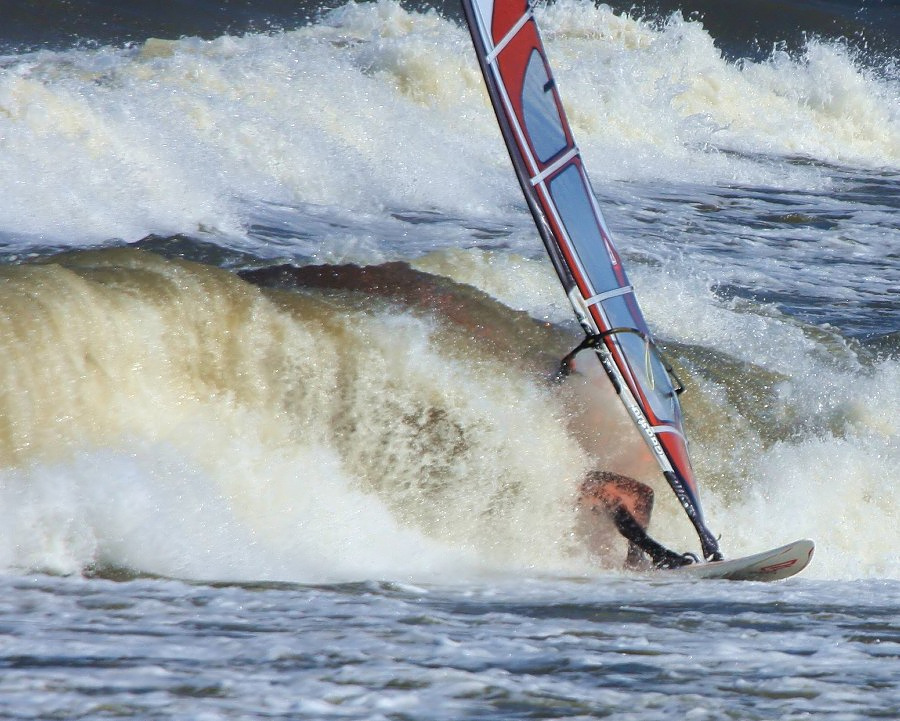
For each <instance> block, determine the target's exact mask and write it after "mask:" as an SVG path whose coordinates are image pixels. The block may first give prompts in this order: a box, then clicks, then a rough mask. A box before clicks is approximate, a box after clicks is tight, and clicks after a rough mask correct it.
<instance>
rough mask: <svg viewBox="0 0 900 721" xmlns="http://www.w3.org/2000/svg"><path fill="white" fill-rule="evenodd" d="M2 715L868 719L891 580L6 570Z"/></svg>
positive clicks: (888, 622)
mask: <svg viewBox="0 0 900 721" xmlns="http://www.w3.org/2000/svg"><path fill="white" fill-rule="evenodd" d="M2 591H3V603H2V609H3V615H2V619H0V623H2V624H3V631H4V645H3V650H2V655H0V664H2V666H3V674H2V676H0V694H2V698H3V707H2V708H3V711H2V713H3V714H4V717H5V718H310V719H313V718H332V717H334V718H366V719H382V718H383V719H459V718H473V719H474V718H498V719H523V718H534V719H537V718H547V719H549V718H585V719H586V718H606V717H613V718H626V719H631V718H634V719H670V718H699V719H722V718H741V719H794V718H808V717H813V718H827V719H832V718H833V719H846V718H854V719H862V718H867V719H875V718H892V717H894V716H895V715H896V713H897V711H898V710H900V694H898V691H897V676H896V668H897V665H896V664H897V655H898V651H900V635H898V627H897V608H898V603H897V600H898V586H897V584H896V582H886V581H864V582H859V583H857V584H855V586H854V590H853V598H852V600H851V599H848V598H847V596H846V586H845V585H843V584H836V583H831V582H815V581H799V580H798V581H790V582H787V583H784V584H781V585H760V584H735V583H727V582H707V583H701V584H698V583H692V582H688V583H685V582H679V581H648V580H636V579H625V578H622V577H616V576H608V577H604V578H601V579H595V580H592V581H571V580H564V579H534V578H532V579H527V580H517V581H515V582H512V581H509V580H507V581H499V582H496V581H495V582H491V583H488V584H485V583H481V582H474V583H467V584H466V585H464V586H462V587H460V586H455V585H454V586H450V587H447V586H427V587H416V586H410V585H404V584H383V583H381V584H379V583H363V584H350V585H341V586H296V585H283V586H282V585H268V586H267V585H257V586H253V585H250V586H205V585H185V584H182V583H178V582H174V581H163V580H137V581H129V582H127V583H114V582H109V581H100V580H92V581H84V580H77V579H72V580H60V579H49V578H40V577H36V578H21V579H6V580H5V581H4V582H3V588H2Z"/></svg>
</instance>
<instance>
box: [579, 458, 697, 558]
mask: <svg viewBox="0 0 900 721" xmlns="http://www.w3.org/2000/svg"><path fill="white" fill-rule="evenodd" d="M578 505H579V506H580V507H581V508H583V509H585V510H588V511H590V512H592V513H598V514H604V515H605V516H608V517H609V518H610V519H611V520H612V522H613V523H614V524H615V526H616V528H617V529H618V531H619V533H621V534H622V535H623V536H624V537H625V538H626V539H627V540H628V552H627V554H626V556H625V568H627V569H630V570H642V569H645V568H646V567H647V559H646V556H649V557H650V563H651V564H652V566H653V567H654V568H679V567H681V566H686V565H688V564H691V563H696V562H697V557H696V556H694V555H693V554H691V553H684V554H679V553H675V552H674V551H670V550H669V549H668V548H666V547H665V546H663V545H662V544H661V543H658V542H657V541H654V540H653V539H652V538H651V537H650V536H649V535H648V534H647V526H649V525H650V514H651V513H652V512H653V489H652V488H650V487H649V486H647V485H646V484H644V483H641V482H639V481H636V480H635V479H633V478H629V477H628V476H623V475H620V474H618V473H612V472H610V471H592V472H590V473H588V475H587V477H586V478H585V479H584V481H583V482H582V484H581V489H580V492H579V494H578ZM645 554H646V556H645Z"/></svg>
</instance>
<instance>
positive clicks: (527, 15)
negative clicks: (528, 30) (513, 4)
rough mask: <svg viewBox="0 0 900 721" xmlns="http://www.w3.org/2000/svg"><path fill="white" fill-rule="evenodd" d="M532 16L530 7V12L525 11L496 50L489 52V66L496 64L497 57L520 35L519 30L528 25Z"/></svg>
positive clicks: (496, 46)
mask: <svg viewBox="0 0 900 721" xmlns="http://www.w3.org/2000/svg"><path fill="white" fill-rule="evenodd" d="M531 16H532V10H531V7H530V6H529V7H528V10H526V11H525V14H524V15H523V16H522V17H520V18H519V19H518V21H517V22H516V24H515V25H513V26H512V28H511V29H510V31H509V32H508V33H506V35H504V36H503V38H502V39H501V40H500V42H499V43H497V44H496V45H494V49H493V50H491V52H489V53H488V54H487V57H486V58H485V59H486V60H487V61H488V64H489V65H493V64H494V61H495V60H496V59H497V56H498V55H499V54H500V53H501V52H502V51H503V48H505V47H506V46H507V45H509V43H510V42H511V41H512V39H513V38H514V37H515V36H516V35H517V34H518V33H519V30H521V29H522V27H523V26H524V25H525V23H527V22H528V21H529V20H531Z"/></svg>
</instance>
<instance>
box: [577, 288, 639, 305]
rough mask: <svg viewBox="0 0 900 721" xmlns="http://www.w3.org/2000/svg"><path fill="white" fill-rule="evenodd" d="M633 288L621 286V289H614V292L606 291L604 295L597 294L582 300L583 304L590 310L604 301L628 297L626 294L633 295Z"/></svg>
mask: <svg viewBox="0 0 900 721" xmlns="http://www.w3.org/2000/svg"><path fill="white" fill-rule="evenodd" d="M633 292H634V288H633V287H632V286H630V285H623V286H622V287H621V288H616V289H615V290H608V291H606V292H605V293H598V294H597V295H593V296H591V297H590V298H585V299H584V304H585V305H586V306H587V307H588V308H590V307H591V306H592V305H597V303H602V302H603V301H605V300H609V299H610V298H617V297H618V296H620V295H628V293H633Z"/></svg>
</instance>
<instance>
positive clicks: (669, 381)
mask: <svg viewBox="0 0 900 721" xmlns="http://www.w3.org/2000/svg"><path fill="white" fill-rule="evenodd" d="M462 5H463V10H464V12H465V15H466V21H467V22H468V25H469V30H470V32H471V34H472V40H473V42H474V45H475V51H476V54H477V56H478V61H479V64H480V65H481V70H482V72H483V74H484V78H485V83H486V85H487V89H488V94H489V95H490V98H491V103H492V104H493V106H494V111H495V112H496V114H497V120H498V122H499V124H500V130H501V132H502V134H503V138H504V140H505V141H506V146H507V148H508V150H509V154H510V157H511V158H512V163H513V166H514V168H515V171H516V175H517V176H518V179H519V183H520V185H521V186H522V191H523V192H524V194H525V199H526V201H527V203H528V207H529V209H530V210H531V213H532V215H533V216H534V221H535V224H536V225H537V228H538V231H539V232H540V235H541V238H542V240H543V242H544V245H545V246H546V248H547V252H548V253H549V255H550V259H551V261H552V262H553V266H554V267H555V269H556V272H557V274H558V275H559V278H560V280H561V281H562V284H563V286H564V288H565V290H566V293H567V294H568V297H569V300H570V302H571V303H572V307H573V308H574V310H575V315H576V316H577V318H578V321H579V322H580V324H581V326H582V328H583V329H584V331H585V333H586V334H587V335H586V338H585V341H584V342H583V343H582V344H581V345H580V346H579V347H578V348H576V349H575V351H573V354H572V356H574V353H576V352H578V351H580V350H583V349H586V348H591V349H593V350H594V351H595V352H596V354H597V357H598V358H599V360H600V362H601V363H602V365H603V368H604V369H605V371H606V373H607V375H608V376H609V378H610V380H611V381H612V383H613V385H614V387H615V389H616V392H617V393H618V394H619V398H620V399H621V400H622V402H623V403H624V405H625V407H626V409H627V410H628V413H629V414H630V416H631V418H632V419H633V420H634V422H635V424H636V425H637V427H638V429H639V430H640V432H641V434H642V436H643V438H644V440H645V441H646V442H647V445H648V446H649V447H650V449H651V451H652V452H653V455H654V456H655V457H656V460H657V461H658V462H659V465H660V468H661V469H662V472H663V475H664V476H665V478H666V480H667V481H668V482H669V485H670V486H671V487H672V490H673V491H674V492H675V494H676V496H677V497H678V500H679V501H680V502H681V505H682V507H683V508H684V510H685V512H686V513H687V515H688V517H689V518H690V520H691V522H692V523H693V525H694V528H696V530H697V534H698V535H699V537H700V544H701V548H702V551H703V556H704V558H706V559H718V558H721V554H720V553H719V547H718V543H717V541H716V538H715V537H714V536H713V534H712V533H711V532H710V531H709V529H708V528H707V527H706V522H705V521H704V518H703V511H702V508H701V506H700V497H699V492H698V488H697V483H696V480H695V478H694V472H693V470H692V468H691V462H690V458H689V457H688V450H687V439H686V437H685V433H684V427H683V424H682V414H681V406H680V404H679V402H678V394H679V393H680V392H681V391H682V390H683V388H682V386H681V383H680V382H679V381H678V379H677V377H676V376H675V375H674V373H673V372H672V370H671V368H670V367H669V365H668V364H667V363H666V362H665V361H664V360H663V358H662V356H661V355H660V353H659V350H658V348H657V346H656V344H655V343H654V341H653V337H652V336H651V335H650V331H649V329H648V327H647V323H646V321H645V320H644V316H643V314H642V313H641V310H640V307H639V306H638V303H637V299H636V298H635V295H634V290H633V288H632V287H631V284H630V283H629V282H628V278H627V276H626V275H625V269H624V268H623V267H622V261H621V258H620V257H619V254H618V253H617V251H616V249H615V247H614V246H613V243H612V240H611V237H610V233H609V230H608V229H607V226H606V222H605V221H604V219H603V215H602V213H601V212H600V208H599V207H598V205H597V201H596V198H595V197H594V193H593V190H592V189H591V185H590V181H589V180H588V176H587V173H586V172H585V169H584V164H583V163H582V160H581V155H580V153H579V151H578V148H577V146H576V145H575V141H574V139H573V137H572V131H571V129H570V128H569V123H568V120H567V119H566V115H565V112H564V110H563V106H562V102H561V101H560V96H559V92H558V91H557V88H556V83H555V81H554V79H553V74H552V72H551V70H550V64H549V63H548V62H547V56H546V54H545V52H544V46H543V43H542V42H541V37H540V34H539V32H538V27H537V24H536V23H535V20H534V16H533V14H532V8H531V6H530V4H529V3H528V2H527V0H462Z"/></svg>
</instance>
